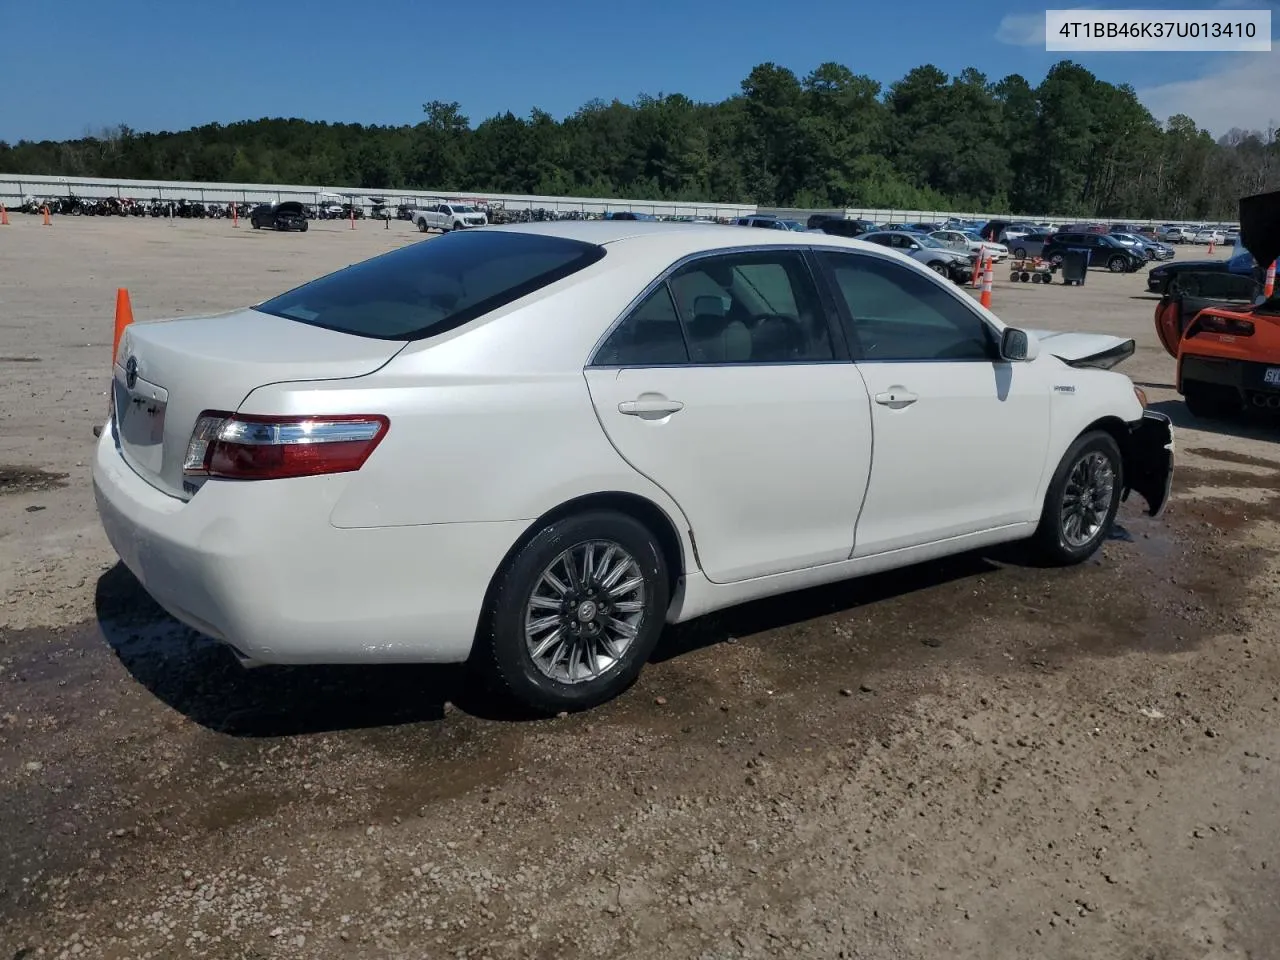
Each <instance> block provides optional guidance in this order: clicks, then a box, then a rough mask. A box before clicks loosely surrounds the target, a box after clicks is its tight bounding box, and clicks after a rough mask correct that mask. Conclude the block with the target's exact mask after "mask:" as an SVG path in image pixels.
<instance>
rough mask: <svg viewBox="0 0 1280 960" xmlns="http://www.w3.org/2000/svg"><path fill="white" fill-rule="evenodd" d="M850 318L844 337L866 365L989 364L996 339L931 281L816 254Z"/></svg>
mask: <svg viewBox="0 0 1280 960" xmlns="http://www.w3.org/2000/svg"><path fill="white" fill-rule="evenodd" d="M820 256H821V258H822V260H823V263H824V264H825V266H826V268H827V269H828V270H829V271H830V274H831V278H832V280H833V281H834V284H833V285H834V287H835V288H836V291H837V293H838V295H839V296H840V298H841V299H842V300H843V302H844V305H845V307H846V308H847V310H848V313H849V333H850V335H851V338H852V341H853V344H854V345H855V347H856V349H857V350H858V351H859V352H858V354H857V356H858V357H859V359H862V360H869V361H936V360H956V361H965V360H968V361H979V360H985V361H991V360H995V359H996V358H997V357H998V352H997V344H996V340H995V334H994V333H993V331H992V330H991V328H990V327H989V326H987V324H986V322H985V321H984V320H983V319H982V318H981V317H980V316H978V314H977V313H975V312H974V311H973V310H970V309H968V308H967V307H965V306H964V305H963V304H962V303H960V302H959V301H958V300H957V298H956V297H955V296H954V295H953V294H951V293H950V292H948V291H947V289H946V288H944V287H942V286H941V285H940V284H938V283H935V282H934V281H933V280H932V279H931V278H929V277H927V276H922V275H921V274H920V273H919V272H918V271H916V270H912V269H910V268H909V267H906V266H903V265H901V264H897V263H890V262H889V261H887V260H885V259H883V258H881V257H875V256H866V255H862V254H854V253H835V252H828V251H824V252H823V253H821V254H820Z"/></svg>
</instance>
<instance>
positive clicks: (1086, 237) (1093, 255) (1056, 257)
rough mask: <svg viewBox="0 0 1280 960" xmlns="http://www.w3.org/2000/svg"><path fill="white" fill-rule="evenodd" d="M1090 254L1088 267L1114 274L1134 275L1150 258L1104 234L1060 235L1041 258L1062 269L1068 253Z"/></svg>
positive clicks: (1065, 232)
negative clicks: (1081, 251)
mask: <svg viewBox="0 0 1280 960" xmlns="http://www.w3.org/2000/svg"><path fill="white" fill-rule="evenodd" d="M1073 248H1074V249H1080V248H1083V249H1086V250H1088V251H1089V266H1091V267H1106V268H1107V269H1108V270H1110V271H1111V272H1112V273H1133V272H1134V271H1136V270H1139V269H1141V268H1142V267H1143V266H1145V265H1146V262H1147V258H1146V257H1144V256H1143V255H1142V254H1141V253H1138V252H1137V251H1136V250H1134V249H1132V248H1130V247H1127V246H1125V245H1124V244H1123V243H1121V242H1120V241H1119V240H1117V239H1116V238H1115V237H1112V236H1108V235H1107V234H1105V233H1072V232H1069V231H1065V230H1063V231H1059V232H1058V233H1056V234H1054V235H1053V237H1052V239H1050V240H1049V241H1048V242H1047V243H1045V245H1044V248H1043V250H1042V252H1041V254H1040V255H1041V256H1042V257H1044V258H1045V259H1046V260H1048V261H1049V262H1050V263H1052V264H1055V265H1059V264H1061V263H1062V261H1063V258H1064V256H1065V254H1066V252H1067V250H1069V249H1073Z"/></svg>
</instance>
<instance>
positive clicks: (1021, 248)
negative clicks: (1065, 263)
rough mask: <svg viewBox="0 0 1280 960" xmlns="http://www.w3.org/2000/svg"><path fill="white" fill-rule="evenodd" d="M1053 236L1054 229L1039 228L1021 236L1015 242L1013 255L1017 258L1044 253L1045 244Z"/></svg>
mask: <svg viewBox="0 0 1280 960" xmlns="http://www.w3.org/2000/svg"><path fill="white" fill-rule="evenodd" d="M1052 236H1053V231H1048V230H1037V231H1036V232H1035V233H1028V234H1026V235H1025V236H1021V237H1019V238H1018V239H1017V240H1015V241H1014V242H1013V256H1014V258H1015V259H1017V260H1025V259H1027V258H1028V257H1039V256H1042V255H1043V250H1044V245H1045V243H1046V242H1047V241H1048V240H1049V238H1050V237H1052Z"/></svg>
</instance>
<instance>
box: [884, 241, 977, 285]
mask: <svg viewBox="0 0 1280 960" xmlns="http://www.w3.org/2000/svg"><path fill="white" fill-rule="evenodd" d="M859 239H860V240H865V241H866V242H867V243H874V244H878V245H879V246H882V247H889V248H890V249H892V250H897V251H899V252H900V253H903V254H905V255H906V256H909V257H911V258H912V259H913V260H916V261H918V262H920V263H922V264H924V265H925V266H926V267H928V268H929V269H930V270H932V271H933V272H934V273H937V274H939V275H941V276H944V277H946V278H947V279H949V280H954V281H955V282H956V283H964V282H965V281H966V280H970V279H972V278H973V271H974V270H975V269H976V267H975V261H976V259H977V255H976V254H970V253H968V252H967V251H960V250H953V249H951V248H950V247H947V246H944V245H943V244H941V243H939V242H938V241H937V240H934V239H933V238H932V237H930V236H929V235H928V234H924V233H913V232H911V231H908V230H878V231H876V232H874V233H867V234H863V235H862V236H861V237H859Z"/></svg>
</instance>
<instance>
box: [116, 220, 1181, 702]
mask: <svg viewBox="0 0 1280 960" xmlns="http://www.w3.org/2000/svg"><path fill="white" fill-rule="evenodd" d="M1133 349H1134V342H1133V341H1132V340H1128V339H1124V338H1119V337H1109V336H1100V335H1096V334H1041V335H1036V334H1035V333H1032V332H1028V331H1024V330H1019V329H1015V328H1012V327H1006V326H1005V325H1004V324H1003V323H1001V322H1000V320H999V319H997V318H996V317H995V316H994V315H993V314H991V313H990V312H989V311H987V310H984V309H983V308H982V307H981V306H979V305H978V304H977V302H976V301H975V300H973V299H972V298H971V297H969V296H967V295H966V294H965V293H964V292H963V291H961V290H958V289H956V288H955V287H954V285H952V284H950V283H948V282H947V281H946V280H945V279H943V278H941V277H938V276H936V275H935V274H933V273H932V272H931V271H930V270H928V269H926V268H925V267H922V266H920V265H919V264H917V263H916V262H914V261H913V260H911V259H910V258H908V257H906V256H903V255H902V254H899V253H897V252H895V251H893V250H890V249H888V248H885V247H881V246H877V245H874V244H867V243H862V242H860V241H857V240H849V239H845V238H842V237H833V236H827V235H825V234H814V233H803V234H794V235H791V234H787V235H783V234H782V232H780V231H765V230H743V231H728V232H726V231H725V230H723V229H722V228H720V227H718V226H700V225H695V224H662V223H646V222H638V221H596V222H560V223H545V224H528V225H521V226H510V227H482V228H480V229H477V230H468V231H463V232H457V233H450V234H448V235H447V236H444V237H442V238H440V239H431V240H427V241H422V242H419V243H415V244H412V245H410V246H407V247H405V248H402V249H399V250H396V251H394V252H391V253H387V254H384V255H382V256H379V257H376V258H374V259H371V260H367V261H365V262H363V263H358V264H355V265H353V266H350V267H347V268H346V269H343V270H340V271H338V272H337V273H334V274H331V275H329V276H326V277H323V278H321V279H318V280H315V281H313V282H310V283H307V284H304V285H303V286H300V287H298V288H296V289H294V290H291V291H289V292H287V293H284V294H281V295H280V296H278V297H276V298H274V299H271V300H267V301H266V302H264V303H261V304H258V305H257V306H256V307H253V308H252V309H246V310H242V311H238V312H233V313H229V314H224V315H221V316H215V317H204V318H182V319H175V320H167V321H161V322H155V323H139V324H133V325H132V326H129V327H127V328H126V330H125V333H124V336H123V338H122V341H121V345H120V348H119V351H118V353H117V360H116V362H115V364H114V379H113V390H112V396H113V412H112V416H111V418H110V419H109V420H108V422H107V424H106V425H105V427H104V429H103V430H102V433H101V439H100V441H99V443H98V446H97V450H96V456H95V461H94V469H93V482H94V492H95V495H96V499H97V505H98V510H99V514H100V516H101V519H102V523H103V525H104V527H105V529H106V532H107V534H108V536H109V538H110V540H111V543H112V544H113V545H114V547H115V549H116V551H117V552H118V553H119V555H120V557H121V558H122V559H123V561H124V563H125V564H126V565H127V566H128V567H129V569H130V570H132V571H133V573H134V574H135V575H136V576H137V577H138V579H139V580H140V581H141V582H142V584H143V585H144V586H145V587H146V589H147V590H148V591H149V592H150V593H151V595H152V596H153V597H154V598H155V599H156V600H157V601H158V602H159V603H160V604H161V605H162V606H163V607H164V608H165V609H167V610H168V611H169V612H170V613H171V614H172V615H173V616H174V617H176V618H177V619H178V620H181V621H183V622H184V623H186V624H188V625H190V626H191V627H193V628H195V629H196V630H199V631H201V632H203V633H205V634H207V635H209V636H211V637H214V638H216V639H218V640H220V641H221V642H223V643H225V644H226V645H227V646H228V647H230V648H231V649H232V651H233V652H234V653H235V654H236V655H237V656H238V657H239V658H240V659H241V660H242V661H243V662H245V663H249V664H252V663H277V664H285V663H287V664H301V663H369V662H401V663H404V662H437V663H439V662H461V661H467V660H470V661H472V662H473V663H474V664H476V665H479V666H481V667H483V668H484V669H485V670H486V671H487V672H488V674H489V675H490V676H491V677H492V678H493V679H494V680H496V681H497V686H498V688H499V689H500V690H502V691H504V692H505V693H506V694H508V695H510V696H513V697H514V698H516V699H517V700H519V701H522V702H523V703H524V704H526V705H528V706H530V707H532V708H535V709H537V710H544V711H557V710H564V709H575V708H582V707H586V706H590V705H593V704H597V703H600V702H602V701H604V700H606V699H608V698H610V697H613V696H615V695H617V694H618V693H619V692H621V691H622V690H623V689H624V688H626V687H627V686H628V684H630V683H631V682H632V681H633V680H634V679H635V677H636V676H637V674H638V673H639V671H640V669H641V667H642V665H643V664H644V663H645V661H646V660H647V659H648V658H649V656H650V654H651V653H652V651H653V649H654V647H655V645H656V644H657V642H658V639H659V635H660V634H661V633H662V630H663V626H664V624H666V623H675V622H678V621H683V620H688V619H690V618H693V617H697V616H700V615H702V614H705V613H708V612H710V611H714V610H717V609H721V608H725V607H729V606H732V605H735V604H739V603H742V602H744V601H747V600H752V599H755V598H759V597H766V596H770V595H773V594H780V593H784V592H787V591H791V590H796V589H799V588H803V587H810V586H814V585H816V584H822V583H829V582H832V581H836V580H843V579H846V578H849V577H854V576H859V575H862V574H867V573H872V572H874V571H881V570H886V569H890V568H895V567H901V566H904V565H907V564H912V563H916V562H919V561H923V560H929V559H932V558H935V557H940V556H943V555H946V554H953V553H958V552H960V551H966V550H971V549H974V548H981V547H987V546H990V545H992V544H996V543H1001V542H1005V541H1014V540H1028V541H1030V543H1031V545H1032V546H1033V547H1034V549H1035V550H1036V552H1037V553H1038V554H1039V555H1040V556H1041V557H1042V558H1043V559H1044V560H1046V561H1048V562H1051V563H1057V564H1069V563H1078V562H1080V561H1082V560H1084V559H1085V558H1087V557H1090V556H1091V555H1093V553H1094V552H1095V551H1096V550H1097V549H1098V547H1099V546H1100V545H1101V543H1102V542H1103V540H1104V538H1105V537H1106V536H1107V531H1108V528H1109V527H1110V525H1111V523H1112V520H1113V518H1114V516H1115V513H1116V509H1117V507H1118V505H1119V503H1120V502H1121V500H1122V499H1124V498H1125V497H1126V496H1127V495H1128V493H1129V492H1130V490H1136V491H1137V492H1138V493H1139V494H1140V495H1141V496H1142V497H1143V499H1144V500H1145V501H1146V503H1147V505H1148V510H1149V512H1150V513H1151V514H1152V515H1158V514H1159V512H1160V511H1161V510H1162V509H1163V507H1164V504H1165V501H1166V499H1167V497H1168V493H1169V485H1170V482H1171V477H1172V471H1173V453H1172V445H1173V437H1172V429H1171V426H1170V423H1169V420H1168V418H1167V417H1164V416H1161V415H1160V414H1156V413H1153V412H1149V411H1146V410H1145V409H1144V406H1145V404H1144V400H1143V398H1142V396H1141V394H1140V393H1139V392H1138V391H1136V390H1135V388H1134V386H1133V384H1132V382H1131V381H1130V380H1129V379H1128V378H1127V377H1126V376H1124V375H1123V374H1120V373H1116V372H1114V371H1112V370H1110V369H1107V368H1109V367H1111V366H1114V365H1115V364H1116V363H1118V362H1120V361H1121V360H1123V359H1124V358H1126V357H1128V356H1129V355H1130V354H1132V352H1133Z"/></svg>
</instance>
